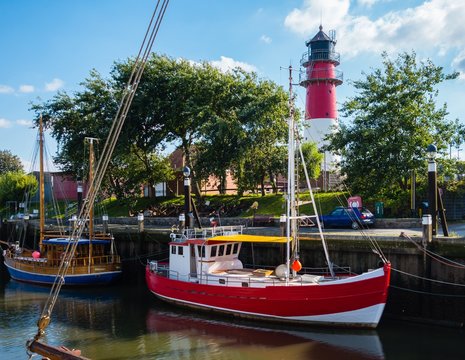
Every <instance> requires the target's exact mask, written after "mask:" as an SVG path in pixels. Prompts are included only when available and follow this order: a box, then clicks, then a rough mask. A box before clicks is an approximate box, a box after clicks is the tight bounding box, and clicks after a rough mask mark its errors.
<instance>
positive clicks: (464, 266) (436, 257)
mask: <svg viewBox="0 0 465 360" xmlns="http://www.w3.org/2000/svg"><path fill="white" fill-rule="evenodd" d="M401 235H402V237H404V238H406V239H407V240H409V241H410V242H412V243H413V244H414V245H415V246H416V247H417V248H418V250H420V251H422V252H423V253H425V254H426V255H428V256H429V257H431V258H432V259H434V260H436V261H437V262H439V263H441V264H443V265H446V266H451V267H454V268H458V269H465V264H462V263H459V262H457V261H453V260H450V259H448V258H446V257H444V256H441V255H439V254H437V253H435V252H433V251H431V250H428V249H427V248H425V247H423V246H421V245H420V244H418V243H417V242H416V241H415V240H413V239H412V238H411V237H410V236H408V235H407V234H405V233H401Z"/></svg>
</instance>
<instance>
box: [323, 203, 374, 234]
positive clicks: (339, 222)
mask: <svg viewBox="0 0 465 360" xmlns="http://www.w3.org/2000/svg"><path fill="white" fill-rule="evenodd" d="M320 221H321V222H322V224H323V226H324V227H351V228H352V229H354V230H356V229H359V228H361V227H362V228H363V227H367V226H369V225H373V224H374V223H375V216H374V215H373V213H372V212H371V211H370V210H368V209H366V208H345V207H342V206H338V207H336V208H335V209H334V210H333V211H331V213H329V214H328V215H322V216H320Z"/></svg>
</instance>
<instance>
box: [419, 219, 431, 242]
mask: <svg viewBox="0 0 465 360" xmlns="http://www.w3.org/2000/svg"><path fill="white" fill-rule="evenodd" d="M421 223H422V226H423V237H422V243H423V247H425V248H426V246H427V245H428V244H430V243H431V241H433V221H432V217H431V215H430V214H426V215H423V218H422V222H421Z"/></svg>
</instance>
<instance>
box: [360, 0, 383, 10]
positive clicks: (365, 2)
mask: <svg viewBox="0 0 465 360" xmlns="http://www.w3.org/2000/svg"><path fill="white" fill-rule="evenodd" d="M378 1H379V0H357V3H359V4H360V5H361V6H366V7H368V8H369V7H372V6H373V5H374V4H375V3H376V2H378Z"/></svg>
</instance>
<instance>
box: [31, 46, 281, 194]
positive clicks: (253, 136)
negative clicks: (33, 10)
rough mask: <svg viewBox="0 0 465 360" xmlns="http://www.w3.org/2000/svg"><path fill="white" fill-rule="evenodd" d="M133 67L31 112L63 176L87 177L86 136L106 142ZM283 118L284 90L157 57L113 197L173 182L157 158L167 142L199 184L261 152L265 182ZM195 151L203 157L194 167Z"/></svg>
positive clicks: (124, 147) (131, 120)
mask: <svg viewBox="0 0 465 360" xmlns="http://www.w3.org/2000/svg"><path fill="white" fill-rule="evenodd" d="M132 66H133V60H132V59H129V60H126V61H122V62H117V63H115V64H114V67H113V69H112V71H111V74H110V79H108V80H107V79H104V78H102V76H101V75H100V74H99V73H98V72H97V71H95V70H92V71H91V72H90V75H89V77H88V78H87V79H85V81H84V82H83V83H82V84H81V86H82V90H80V91H77V92H76V93H74V94H73V95H69V94H67V93H65V92H60V93H58V94H57V95H56V96H55V97H54V98H53V99H51V100H50V101H48V102H45V103H42V104H35V105H33V106H32V109H33V110H34V111H35V112H36V114H37V115H39V114H42V115H43V119H44V122H45V124H46V126H47V127H49V128H51V131H52V135H53V136H54V137H55V138H56V139H57V141H58V144H59V150H58V154H57V157H56V160H57V162H58V163H59V165H60V166H61V167H62V168H63V169H64V170H69V171H71V172H73V173H74V174H85V173H86V170H85V169H84V167H83V164H84V163H85V161H83V160H84V159H85V156H84V154H83V143H84V138H85V137H89V136H90V137H95V138H100V139H102V140H103V139H106V137H107V134H108V132H109V129H110V126H111V123H112V121H113V117H114V114H115V113H116V110H117V108H118V104H119V99H120V98H121V92H122V91H121V89H123V88H124V87H125V86H126V83H127V80H128V78H129V77H130V74H131V71H132ZM286 113H287V95H286V94H285V92H284V91H283V90H282V89H281V88H280V87H278V86H277V85H276V84H274V83H272V82H270V81H264V80H260V79H258V78H257V75H256V74H254V73H246V72H244V71H242V70H240V69H236V70H234V71H230V72H227V73H223V72H221V71H220V70H219V69H217V68H215V67H213V66H211V65H210V64H209V63H207V62H202V63H196V64H193V63H191V62H189V61H187V60H182V59H181V60H179V59H172V58H169V57H167V56H161V55H156V54H153V55H152V56H151V57H150V59H149V60H148V62H147V64H146V66H145V72H144V76H143V77H142V79H141V82H140V84H139V86H138V89H137V92H136V93H135V96H134V100H133V103H132V105H131V108H130V110H129V113H128V115H127V118H126V121H125V124H124V126H123V128H122V131H121V135H120V138H119V140H118V144H117V145H116V148H115V151H114V156H113V159H112V161H111V163H110V165H109V170H108V172H107V181H106V185H107V187H108V189H109V191H110V192H112V193H115V194H117V195H118V196H127V195H128V194H131V193H137V191H138V188H137V183H138V182H139V184H140V182H145V183H147V184H149V185H153V184H155V183H156V182H161V181H166V180H169V179H170V177H171V176H172V174H171V172H169V171H166V169H167V168H166V163H163V162H164V161H167V160H166V159H163V158H162V157H161V155H160V151H162V150H163V149H164V148H165V146H166V144H168V143H174V144H175V145H176V146H180V147H181V148H182V150H183V153H184V156H185V159H186V164H187V165H189V166H191V168H192V170H193V174H194V176H195V178H196V180H201V179H205V178H206V177H208V175H210V174H214V175H216V176H218V177H219V178H224V176H225V174H226V170H227V169H232V170H234V169H237V168H239V167H240V164H241V163H243V162H244V161H245V160H244V159H246V158H247V157H251V156H256V154H257V153H259V152H260V156H261V157H260V159H263V161H262V163H261V164H260V165H263V167H262V168H261V169H259V171H261V175H260V176H259V178H260V179H261V181H263V179H264V177H265V176H270V172H275V170H271V167H270V166H271V165H266V164H265V163H264V161H265V160H267V161H268V159H270V158H271V157H272V154H273V153H274V152H275V149H274V147H275V144H276V143H277V141H281V140H282V139H283V138H284V136H285V120H284V119H285V114H286ZM103 144H104V142H103V141H101V142H100V143H99V146H100V147H102V146H103ZM193 151H197V152H198V156H196V160H197V161H194V159H193V156H192V154H193ZM256 159H258V158H256ZM257 171H258V170H257ZM197 173H198V176H197ZM128 176H129V177H130V178H128ZM149 188H152V186H149Z"/></svg>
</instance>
